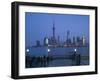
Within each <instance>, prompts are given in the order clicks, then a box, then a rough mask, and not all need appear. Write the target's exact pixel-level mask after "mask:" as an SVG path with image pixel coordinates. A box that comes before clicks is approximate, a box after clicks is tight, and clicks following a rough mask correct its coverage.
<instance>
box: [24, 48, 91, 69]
mask: <svg viewBox="0 0 100 81" xmlns="http://www.w3.org/2000/svg"><path fill="white" fill-rule="evenodd" d="M74 53H75V54H76V56H77V55H80V58H79V61H80V62H79V64H78V65H89V47H88V46H87V47H55V48H54V47H29V48H27V49H26V56H28V57H27V59H30V58H32V59H33V60H32V61H31V65H29V64H30V63H29V62H30V61H29V62H26V68H36V67H58V66H75V65H77V59H76V60H73V59H72V56H73V55H74ZM48 56H50V57H52V58H53V59H52V60H41V59H43V58H46V57H47V58H49V57H48ZM68 56H69V57H68ZM33 57H34V58H33ZM67 57H68V58H67ZM75 58H76V57H75ZM37 59H38V60H37Z"/></svg>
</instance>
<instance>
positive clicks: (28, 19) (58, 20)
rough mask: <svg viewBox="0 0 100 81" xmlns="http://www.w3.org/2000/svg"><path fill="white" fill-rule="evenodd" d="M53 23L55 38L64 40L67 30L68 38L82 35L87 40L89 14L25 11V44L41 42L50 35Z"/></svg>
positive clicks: (30, 44) (31, 44)
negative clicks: (68, 32)
mask: <svg viewBox="0 0 100 81" xmlns="http://www.w3.org/2000/svg"><path fill="white" fill-rule="evenodd" d="M53 23H54V25H55V34H56V38H57V37H58V35H59V36H60V41H65V39H66V36H67V31H68V30H69V31H70V38H72V37H73V36H80V37H82V36H83V35H84V36H85V37H86V39H87V40H89V16H88V15H73V14H50V13H33V12H26V13H25V45H26V47H27V46H33V45H36V40H39V41H40V43H41V44H43V39H44V37H51V36H52V27H53Z"/></svg>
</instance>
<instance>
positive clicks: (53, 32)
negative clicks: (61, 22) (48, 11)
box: [52, 22, 55, 40]
mask: <svg viewBox="0 0 100 81" xmlns="http://www.w3.org/2000/svg"><path fill="white" fill-rule="evenodd" d="M52 30H53V39H54V40H55V24H54V22H53V28H52Z"/></svg>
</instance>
